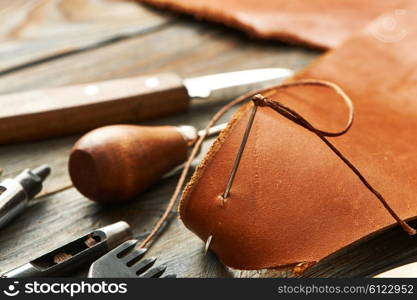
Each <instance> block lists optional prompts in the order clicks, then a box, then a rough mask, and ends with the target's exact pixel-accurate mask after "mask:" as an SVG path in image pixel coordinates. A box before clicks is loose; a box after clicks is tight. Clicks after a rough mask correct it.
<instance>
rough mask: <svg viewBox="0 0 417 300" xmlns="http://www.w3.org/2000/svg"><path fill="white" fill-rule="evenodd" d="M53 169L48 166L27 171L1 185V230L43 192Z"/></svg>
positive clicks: (4, 181)
mask: <svg viewBox="0 0 417 300" xmlns="http://www.w3.org/2000/svg"><path fill="white" fill-rule="evenodd" d="M50 172H51V169H50V168H49V166H47V165H43V166H40V167H38V168H36V169H33V170H29V169H26V170H24V171H22V172H21V173H20V174H19V175H17V177H15V178H8V179H5V180H3V181H2V182H1V183H0V228H1V227H3V226H4V225H6V224H7V223H8V222H10V221H11V220H12V219H13V218H14V217H16V216H17V215H19V214H20V213H21V212H22V211H23V210H24V209H25V208H26V206H27V204H28V202H29V200H31V199H33V198H34V197H35V196H36V195H37V194H38V193H39V192H40V191H41V190H42V183H43V181H44V180H45V178H46V177H48V175H49V173H50Z"/></svg>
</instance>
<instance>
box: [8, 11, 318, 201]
mask: <svg viewBox="0 0 417 300" xmlns="http://www.w3.org/2000/svg"><path fill="white" fill-rule="evenodd" d="M178 39H180V41H178ZM161 41H164V43H161ZM167 45H169V47H168V46H167ZM121 53H123V55H121ZM317 54H318V53H317V52H314V51H311V50H304V49H302V48H297V47H290V46H283V45H279V44H274V43H259V42H258V41H254V40H247V39H246V38H245V37H244V36H243V35H240V34H236V32H234V31H232V30H227V29H224V28H222V27H221V26H217V27H213V26H206V24H194V23H193V22H190V21H188V20H187V19H185V20H182V21H178V22H176V24H175V25H172V26H171V27H169V28H166V29H165V30H163V31H160V32H155V33H153V34H150V35H146V36H143V37H137V38H133V39H129V40H125V41H122V42H118V43H114V44H112V45H108V46H106V47H103V48H100V49H95V50H91V51H89V52H88V53H79V54H76V55H71V56H68V57H65V58H61V59H59V60H55V61H51V62H48V63H46V64H41V65H37V66H33V67H30V68H28V69H24V70H21V71H18V72H14V73H11V74H8V75H4V76H1V77H0V92H8V91H9V92H10V91H18V90H23V89H28V88H40V87H52V86H59V85H64V84H75V83H84V82H89V81H96V80H107V79H113V78H117V77H123V76H136V75H140V74H144V73H151V72H164V71H172V72H177V73H179V74H181V75H183V76H194V75H203V74H207V73H215V72H222V71H230V70H238V69H245V68H257V67H272V66H281V67H287V68H291V69H299V68H301V67H303V66H305V65H306V64H307V63H308V62H310V61H311V59H313V58H314V57H315V56H316V55H317ZM98 66H99V67H98ZM63 70H65V71H63ZM194 104H195V105H194V106H193V108H192V109H191V111H190V112H189V113H188V114H183V115H180V116H176V117H172V118H166V119H163V120H157V121H154V122H148V123H147V124H155V125H156V124H174V125H175V124H191V125H194V126H197V127H198V128H202V127H204V125H205V123H206V122H207V120H208V117H209V116H210V115H211V114H213V113H214V112H215V111H216V110H217V109H218V108H219V107H220V105H221V103H214V104H213V105H211V104H198V103H194ZM77 138H78V136H74V137H67V138H60V139H52V140H48V141H42V142H37V143H31V144H23V145H11V146H2V147H0V168H3V169H4V174H3V176H12V175H15V174H17V173H18V172H19V171H20V170H21V169H23V168H27V167H35V166H37V165H38V164H42V163H48V164H50V165H51V166H52V169H53V175H52V176H51V179H50V180H48V181H47V182H46V188H45V192H48V193H49V192H54V191H56V190H60V189H62V188H63V187H66V186H68V185H69V184H70V180H69V177H68V174H67V159H68V154H69V151H70V149H71V146H72V144H73V143H74V142H75V141H76V139H77Z"/></svg>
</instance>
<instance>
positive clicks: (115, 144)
mask: <svg viewBox="0 0 417 300" xmlns="http://www.w3.org/2000/svg"><path fill="white" fill-rule="evenodd" d="M187 151H188V145H187V141H186V139H185V138H184V136H183V135H182V134H181V133H180V131H178V130H177V128H176V127H173V126H156V127H148V126H137V125H113V126H106V127H102V128H99V129H96V130H93V131H91V132H89V133H87V134H86V135H84V136H83V137H82V138H81V139H80V140H78V142H77V143H76V144H75V145H74V147H73V148H72V151H71V154H70V159H69V174H70V177H71V180H72V182H73V183H74V186H75V187H76V188H77V189H78V190H79V191H80V192H81V193H82V194H83V195H84V196H86V197H88V198H90V199H92V200H94V201H97V202H101V203H106V204H115V203H121V202H124V201H128V200H130V199H132V198H133V197H135V196H136V195H138V194H139V193H140V192H142V191H144V190H145V189H147V188H148V187H150V186H151V185H152V184H153V183H155V182H156V181H157V180H158V179H160V178H161V177H162V176H163V175H164V174H165V173H166V172H168V171H170V170H171V169H173V168H174V167H176V166H178V165H180V164H181V163H183V162H184V161H185V160H186V158H187Z"/></svg>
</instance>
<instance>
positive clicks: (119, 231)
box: [1, 221, 132, 278]
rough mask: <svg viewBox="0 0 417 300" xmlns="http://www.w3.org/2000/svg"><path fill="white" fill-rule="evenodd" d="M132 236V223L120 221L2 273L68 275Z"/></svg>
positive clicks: (20, 275)
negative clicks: (130, 224)
mask: <svg viewBox="0 0 417 300" xmlns="http://www.w3.org/2000/svg"><path fill="white" fill-rule="evenodd" d="M131 237H132V232H131V231H130V226H129V224H127V223H126V222H123V221H120V222H117V223H114V224H111V225H108V226H105V227H102V228H99V229H97V230H94V231H92V232H90V233H88V234H86V235H83V236H82V237H80V238H77V239H75V240H73V241H71V242H69V243H67V244H65V245H63V246H62V247H59V248H57V249H55V250H53V251H51V252H49V253H46V254H44V255H42V256H40V257H38V258H36V259H34V260H32V261H30V262H28V263H26V264H23V265H21V266H19V267H17V268H15V269H13V270H10V271H8V272H6V273H4V274H2V275H1V277H5V278H29V277H59V276H67V275H70V274H71V273H73V272H74V271H76V270H80V269H82V268H88V266H89V265H90V264H91V263H92V262H93V261H95V260H96V259H98V258H99V257H101V256H102V255H104V254H105V253H107V252H108V251H110V250H112V249H113V248H115V247H117V246H119V245H120V244H121V243H123V242H125V241H127V240H128V239H130V238H131Z"/></svg>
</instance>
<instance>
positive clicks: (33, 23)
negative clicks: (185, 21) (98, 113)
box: [0, 0, 171, 73]
mask: <svg viewBox="0 0 417 300" xmlns="http://www.w3.org/2000/svg"><path fill="white" fill-rule="evenodd" d="M0 19H1V20H2V26H1V28H0V42H1V44H2V47H1V49H0V73H1V72H6V71H11V70H13V69H15V68H19V67H21V66H24V65H26V64H30V63H37V62H40V61H43V60H48V59H51V58H52V57H59V56H61V55H65V54H69V53H73V52H77V51H82V50H86V49H88V48H90V47H97V46H99V45H102V44H105V43H108V42H111V41H113V40H117V39H122V38H126V37H130V36H135V35H141V34H143V33H146V32H149V31H152V30H155V29H156V28H158V27H161V26H163V25H164V24H167V23H169V22H170V20H171V16H169V15H162V14H160V13H158V12H157V11H155V10H151V9H149V8H148V7H144V6H140V5H137V3H135V2H134V1H118V0H99V1H94V0H13V1H2V2H1V3H0ZM109 20H111V21H109Z"/></svg>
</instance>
